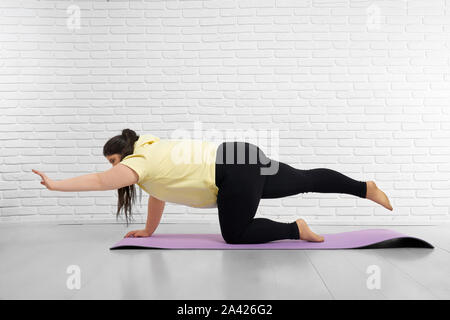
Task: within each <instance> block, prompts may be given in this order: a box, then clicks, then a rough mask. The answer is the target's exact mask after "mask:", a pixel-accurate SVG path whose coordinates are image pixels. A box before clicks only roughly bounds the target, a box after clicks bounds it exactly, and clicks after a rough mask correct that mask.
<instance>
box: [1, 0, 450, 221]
mask: <svg viewBox="0 0 450 320" xmlns="http://www.w3.org/2000/svg"><path fill="white" fill-rule="evenodd" d="M70 5H76V6H78V7H79V8H80V10H81V19H80V22H81V24H80V29H73V28H72V29H71V28H69V27H68V26H75V25H76V24H74V21H75V20H73V19H72V18H73V13H72V12H68V11H67V8H68V7H69V6H70ZM0 17H1V18H0V54H1V59H0V70H1V72H0V106H1V114H0V141H1V146H0V148H1V149H0V177H1V180H0V221H46V220H52V221H55V220H58V221H62V220H64V221H66V220H67V221H79V220H83V221H97V220H104V219H110V220H114V213H115V209H116V201H117V198H116V192H115V191H107V192H78V193H65V192H52V191H48V190H46V189H44V188H43V186H42V185H40V184H39V179H38V177H37V176H36V175H34V174H33V173H32V172H31V169H32V168H36V169H38V170H42V171H43V172H45V173H46V174H47V175H49V176H50V177H51V178H54V179H65V178H70V177H73V176H76V175H81V174H86V173H90V172H94V171H103V170H106V169H109V167H110V165H109V164H108V163H107V162H106V161H105V159H104V158H103V156H102V146H103V144H104V143H105V142H106V140H107V139H108V138H110V137H112V136H114V135H116V134H118V133H120V130H122V129H123V128H127V127H129V128H132V129H134V130H136V131H137V132H138V133H153V134H155V135H159V136H160V137H162V138H164V137H169V136H170V134H171V132H173V130H175V129H176V128H184V129H192V128H193V123H194V122H201V123H202V124H203V128H204V129H213V128H215V129H217V130H219V131H222V132H224V131H225V130H227V129H239V130H244V129H247V128H253V129H263V128H274V129H279V130H280V138H281V139H280V151H279V160H280V161H283V162H286V163H288V164H290V165H293V166H295V167H297V168H302V169H309V168H317V167H328V168H331V169H335V170H338V171H340V172H342V173H344V174H347V175H349V176H350V177H353V178H355V179H358V180H375V181H376V182H377V183H378V185H379V186H380V187H381V188H382V189H383V190H384V191H385V192H386V193H387V194H388V196H389V197H390V198H391V202H392V204H393V206H394V208H395V209H394V211H393V212H392V213H391V212H389V211H387V210H385V209H384V208H382V207H380V206H377V205H375V204H374V203H372V202H370V201H368V200H364V199H357V198H355V197H353V196H349V195H339V194H317V193H316V194H313V193H309V194H303V195H297V196H292V197H287V198H283V199H270V200H269V199H263V200H261V204H260V209H259V213H258V215H259V216H268V217H273V218H275V219H278V220H279V221H290V220H292V219H294V218H295V217H298V216H302V217H305V218H307V220H308V221H310V222H312V223H353V224H365V223H367V224H369V223H381V224H385V223H387V224H390V223H393V224H396V223H407V224H408V223H409V224H416V223H425V224H429V223H440V222H443V221H450V214H449V208H450V197H449V189H450V182H449V178H450V164H449V163H450V162H449V160H450V109H449V103H450V55H449V53H450V42H449V39H450V37H449V35H450V33H449V32H450V3H449V1H444V0H429V1H422V0H414V1H413V0H391V1H375V0H374V1H357V0H353V1H352V0H335V1H332V0H254V1H248V0H247V1H244V0H241V1H239V0H235V1H225V0H220V1H208V0H205V1H196V0H194V1H178V0H173V1H172V0H166V1H140V0H130V1H117V0H115V1H113V0H111V1H109V2H107V1H87V0H86V1H47V0H41V1H37V0H35V1H32V0H29V1H28V0H23V1H18V0H2V1H0ZM146 200H147V197H146V195H145V194H143V201H142V207H139V206H137V207H136V208H137V209H138V211H139V212H141V213H143V214H144V215H145V213H146ZM138 221H142V220H139V219H138ZM171 221H182V222H186V221H214V222H217V214H216V211H215V210H214V209H193V208H188V207H184V206H176V205H170V204H168V206H167V209H166V214H165V215H164V218H163V222H171Z"/></svg>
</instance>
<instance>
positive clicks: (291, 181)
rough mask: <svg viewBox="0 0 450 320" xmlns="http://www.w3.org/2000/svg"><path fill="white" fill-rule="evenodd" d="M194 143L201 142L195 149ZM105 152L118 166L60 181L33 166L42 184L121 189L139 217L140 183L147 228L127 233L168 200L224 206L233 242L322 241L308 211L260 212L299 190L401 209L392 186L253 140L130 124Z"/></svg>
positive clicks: (122, 201)
mask: <svg viewBox="0 0 450 320" xmlns="http://www.w3.org/2000/svg"><path fill="white" fill-rule="evenodd" d="M192 150H196V151H194V152H192ZM103 155H104V156H105V157H106V158H107V159H108V161H109V162H110V163H111V164H112V165H113V167H112V169H110V170H108V171H105V172H101V173H93V174H87V175H83V176H79V177H75V178H71V179H66V180H60V181H54V180H51V179H49V178H48V177H47V176H46V175H45V174H44V173H42V172H39V171H37V170H34V169H33V172H34V173H36V174H38V175H39V176H40V177H41V178H42V181H41V184H43V185H44V186H45V187H47V188H48V189H49V190H55V191H95V190H115V189H118V208H117V216H119V213H120V211H121V209H123V212H124V215H125V218H126V221H127V223H128V221H129V219H130V218H131V207H132V204H133V202H134V201H135V188H134V184H138V185H139V186H140V187H141V189H143V190H144V191H146V192H147V193H149V194H150V197H149V200H148V217H147V223H146V226H145V229H143V230H134V231H130V232H128V233H127V234H126V236H125V237H150V236H151V235H152V234H153V232H154V231H155V230H156V228H157V226H158V225H159V222H160V220H161V215H162V213H163V210H164V206H165V202H166V201H167V202H172V203H178V204H183V205H187V206H191V207H196V208H215V207H217V208H218V213H219V222H220V230H221V233H222V236H223V238H224V240H225V241H226V242H227V243H231V244H238V243H264V242H269V241H275V240H282V239H301V240H307V241H313V242H322V241H323V240H324V239H323V237H322V236H320V235H317V234H315V233H314V232H312V231H311V230H310V229H309V227H308V225H307V224H306V222H305V221H304V220H303V219H297V220H296V221H294V222H291V223H282V222H277V221H273V220H270V219H266V218H254V216H255V214H256V211H257V209H258V205H259V201H260V199H274V198H281V197H287V196H292V195H296V194H299V193H307V192H319V193H345V194H351V195H354V196H357V197H360V198H366V199H370V200H372V201H374V202H376V203H378V204H380V205H382V206H383V207H385V208H387V209H389V210H391V211H392V210H393V209H392V206H391V204H390V202H389V199H388V197H387V196H386V194H385V193H384V192H383V191H381V190H380V189H379V188H378V187H377V186H376V184H375V183H374V182H373V181H366V182H364V181H357V180H354V179H352V178H350V177H348V176H345V175H343V174H342V173H339V172H337V171H334V170H331V169H327V168H316V169H309V170H301V169H296V168H294V167H292V166H290V165H288V164H285V163H283V162H279V161H275V160H272V159H270V158H268V157H266V155H265V154H264V152H263V151H262V150H261V149H260V148H258V147H257V146H255V145H253V144H251V143H247V142H237V141H234V142H223V143H221V144H219V145H218V146H217V145H215V144H213V143H212V142H208V141H200V140H187V139H186V140H182V139H180V140H160V139H159V138H158V137H156V136H153V135H150V134H147V135H142V136H138V135H136V133H135V132H134V131H133V130H130V129H124V130H123V131H122V134H121V135H118V136H115V137H113V138H111V139H110V140H108V141H107V143H106V144H105V145H104V147H103Z"/></svg>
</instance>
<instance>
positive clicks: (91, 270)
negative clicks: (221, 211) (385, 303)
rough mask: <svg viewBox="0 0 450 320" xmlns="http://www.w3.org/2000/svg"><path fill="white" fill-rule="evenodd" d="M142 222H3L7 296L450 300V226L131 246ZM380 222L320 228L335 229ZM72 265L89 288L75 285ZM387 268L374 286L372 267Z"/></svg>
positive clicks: (0, 269) (170, 228) (0, 257)
mask: <svg viewBox="0 0 450 320" xmlns="http://www.w3.org/2000/svg"><path fill="white" fill-rule="evenodd" d="M141 227H142V225H133V226H131V227H130V228H128V229H127V228H125V226H123V225H119V224H97V225H92V224H90V225H56V224H55V225H45V224H22V225H20V224H2V225H0V261H1V264H0V299H449V298H450V232H449V231H450V226H448V225H447V226H408V227H406V226H381V228H389V229H394V230H397V231H400V232H404V233H406V234H409V235H411V236H417V237H422V238H423V239H425V240H427V241H429V242H431V243H432V244H433V245H435V247H436V248H435V249H433V250H430V249H411V248H403V249H372V250H315V251H313V250H310V251H308V250H303V251H301V250H224V251H220V250H124V251H110V250H108V249H109V247H110V246H111V245H112V244H114V243H115V242H117V241H118V240H120V239H121V238H122V237H123V235H124V234H125V233H126V232H127V231H129V230H134V229H139V228H141ZM378 227H379V226H313V230H314V231H317V232H319V233H334V232H341V231H350V230H357V229H370V228H378ZM157 232H158V233H216V232H219V228H218V225H214V224H161V225H160V226H159V227H158V230H157ZM69 265H77V266H79V267H80V270H81V288H80V289H79V290H76V289H75V290H69V289H68V288H67V285H66V282H67V279H68V277H69V276H70V275H69V274H67V273H66V270H67V267H68V266H69ZM371 265H376V266H377V267H378V268H379V270H380V279H381V281H380V288H379V289H368V286H367V279H368V277H369V276H370V274H368V273H367V268H368V267H369V266H371Z"/></svg>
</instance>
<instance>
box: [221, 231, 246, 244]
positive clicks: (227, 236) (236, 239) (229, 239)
mask: <svg viewBox="0 0 450 320" xmlns="http://www.w3.org/2000/svg"><path fill="white" fill-rule="evenodd" d="M222 238H223V240H225V242H226V243H228V244H240V243H242V242H241V237H240V236H239V234H237V233H236V232H235V231H225V232H224V231H222Z"/></svg>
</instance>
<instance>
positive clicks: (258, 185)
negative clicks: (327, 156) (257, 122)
mask: <svg viewBox="0 0 450 320" xmlns="http://www.w3.org/2000/svg"><path fill="white" fill-rule="evenodd" d="M244 150H245V152H244ZM244 155H245V156H244ZM215 182H216V185H217V187H218V188H219V192H218V195H217V208H218V211H219V222H220V230H221V233H222V237H223V238H224V240H225V242H227V243H231V244H238V243H264V242H269V241H275V240H282V239H300V235H299V231H298V227H297V223H296V222H295V221H294V222H291V223H283V222H277V221H273V220H270V219H266V218H254V216H255V214H256V210H257V208H258V205H259V200H260V199H270V198H281V197H287V196H292V195H296V194H299V193H306V192H321V193H346V194H351V195H354V196H357V197H360V198H365V197H366V191H367V189H366V188H367V187H366V183H365V182H363V181H357V180H353V179H352V178H350V177H348V176H345V175H343V174H342V173H339V172H337V171H334V170H331V169H327V168H317V169H309V170H300V169H296V168H293V167H291V166H290V165H288V164H285V163H283V162H279V161H276V160H272V159H270V158H268V157H267V156H266V155H265V154H264V152H263V151H262V150H261V149H260V148H258V147H257V146H255V145H253V144H251V143H247V142H237V141H234V142H223V143H221V144H220V145H219V147H218V149H217V156H216V176H215Z"/></svg>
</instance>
